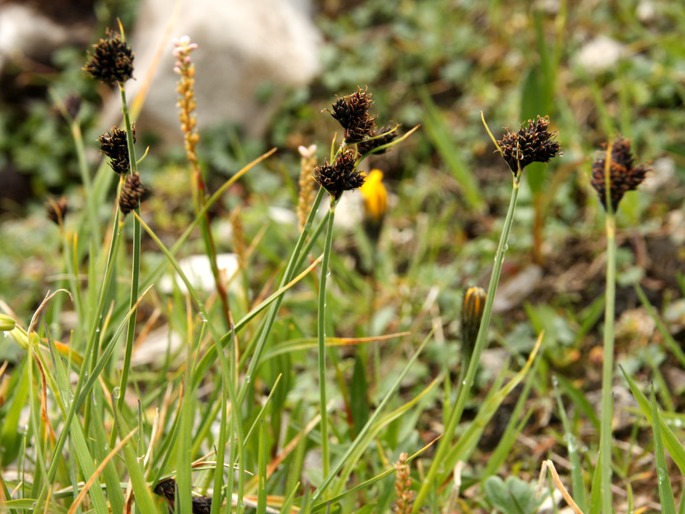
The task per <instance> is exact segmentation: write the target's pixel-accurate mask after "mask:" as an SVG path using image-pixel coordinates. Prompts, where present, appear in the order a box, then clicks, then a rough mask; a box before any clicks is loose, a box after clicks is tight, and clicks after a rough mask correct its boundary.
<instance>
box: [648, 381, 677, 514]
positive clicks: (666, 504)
mask: <svg viewBox="0 0 685 514" xmlns="http://www.w3.org/2000/svg"><path fill="white" fill-rule="evenodd" d="M650 403H651V407H652V430H653V431H654V456H655V458H656V477H657V484H658V487H659V498H660V499H661V512H663V513H664V514H676V510H675V498H674V497H673V488H672V487H671V481H670V480H669V478H668V467H667V465H666V457H665V456H664V443H663V440H662V439H661V426H660V424H661V422H662V421H661V417H660V416H659V407H658V405H657V403H656V395H655V394H654V387H652V394H651V402H650Z"/></svg>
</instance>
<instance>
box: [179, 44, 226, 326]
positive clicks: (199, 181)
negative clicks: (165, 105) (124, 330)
mask: <svg viewBox="0 0 685 514" xmlns="http://www.w3.org/2000/svg"><path fill="white" fill-rule="evenodd" d="M174 47H175V48H174V57H175V58H176V63H175V65H174V71H175V72H176V73H178V74H179V75H180V79H179V81H178V86H177V89H176V90H177V91H178V97H179V98H178V104H177V105H178V108H179V115H178V117H179V120H180V122H181V131H182V132H183V139H184V143H185V151H186V157H187V159H188V162H189V163H190V166H191V168H192V170H193V184H194V188H193V203H194V205H195V213H196V214H197V213H199V212H200V210H201V209H202V208H203V207H204V204H205V194H206V187H205V182H204V179H203V178H202V169H201V168H200V161H199V160H198V158H197V144H198V142H199V141H200V135H199V133H198V131H197V118H196V116H195V107H196V101H195V65H194V64H193V61H192V59H191V58H190V54H191V53H192V52H193V50H195V49H196V48H197V44H195V43H191V42H190V38H189V37H188V36H183V37H182V38H180V39H178V40H176V42H175V43H174ZM202 231H203V238H204V241H205V248H206V251H207V255H208V257H209V260H210V264H211V267H212V275H214V282H215V284H216V291H217V293H218V295H219V298H220V300H221V306H222V311H223V315H224V318H225V320H226V323H227V325H228V326H229V327H231V326H232V325H233V321H232V320H231V310H230V307H229V303H228V291H227V290H226V286H225V285H224V283H223V281H222V280H221V274H220V273H219V267H218V265H217V263H216V253H217V252H216V245H215V244H214V237H213V236H212V231H211V229H210V226H209V216H208V214H207V213H205V214H204V220H203V227H202Z"/></svg>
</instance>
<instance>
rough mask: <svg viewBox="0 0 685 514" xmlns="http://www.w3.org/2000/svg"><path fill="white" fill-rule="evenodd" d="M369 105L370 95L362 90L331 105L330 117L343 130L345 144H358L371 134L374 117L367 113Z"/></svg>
mask: <svg viewBox="0 0 685 514" xmlns="http://www.w3.org/2000/svg"><path fill="white" fill-rule="evenodd" d="M371 104H373V100H371V93H369V92H368V91H367V90H366V89H362V88H357V91H355V92H354V93H352V94H351V95H347V96H343V97H342V98H338V99H337V100H336V101H335V102H334V103H333V106H332V107H333V110H332V111H331V116H333V118H335V119H336V120H338V123H340V125H341V126H342V128H344V129H345V142H346V143H348V144H353V143H359V142H360V141H363V140H364V139H366V138H367V137H368V136H369V135H370V134H371V133H372V132H373V129H374V126H375V120H376V117H375V116H372V115H371V113H370V112H369V109H370V107H371Z"/></svg>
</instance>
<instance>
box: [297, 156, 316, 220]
mask: <svg viewBox="0 0 685 514" xmlns="http://www.w3.org/2000/svg"><path fill="white" fill-rule="evenodd" d="M297 150H298V152H300V180H299V186H300V194H299V195H298V197H297V221H298V226H299V228H300V231H302V229H303V228H304V225H305V223H306V222H307V216H308V215H309V210H310V209H311V208H312V204H313V203H314V197H316V188H315V186H316V181H315V180H314V175H313V173H314V169H315V168H316V145H311V146H309V147H308V148H307V147H304V146H300V147H299V148H298V149H297Z"/></svg>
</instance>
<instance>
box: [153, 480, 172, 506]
mask: <svg viewBox="0 0 685 514" xmlns="http://www.w3.org/2000/svg"><path fill="white" fill-rule="evenodd" d="M154 493H155V494H156V495H157V496H163V497H164V498H166V499H167V500H169V501H170V502H172V503H173V501H174V499H175V498H176V480H174V479H173V478H165V479H164V480H160V481H159V482H157V485H156V486H155V488H154Z"/></svg>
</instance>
